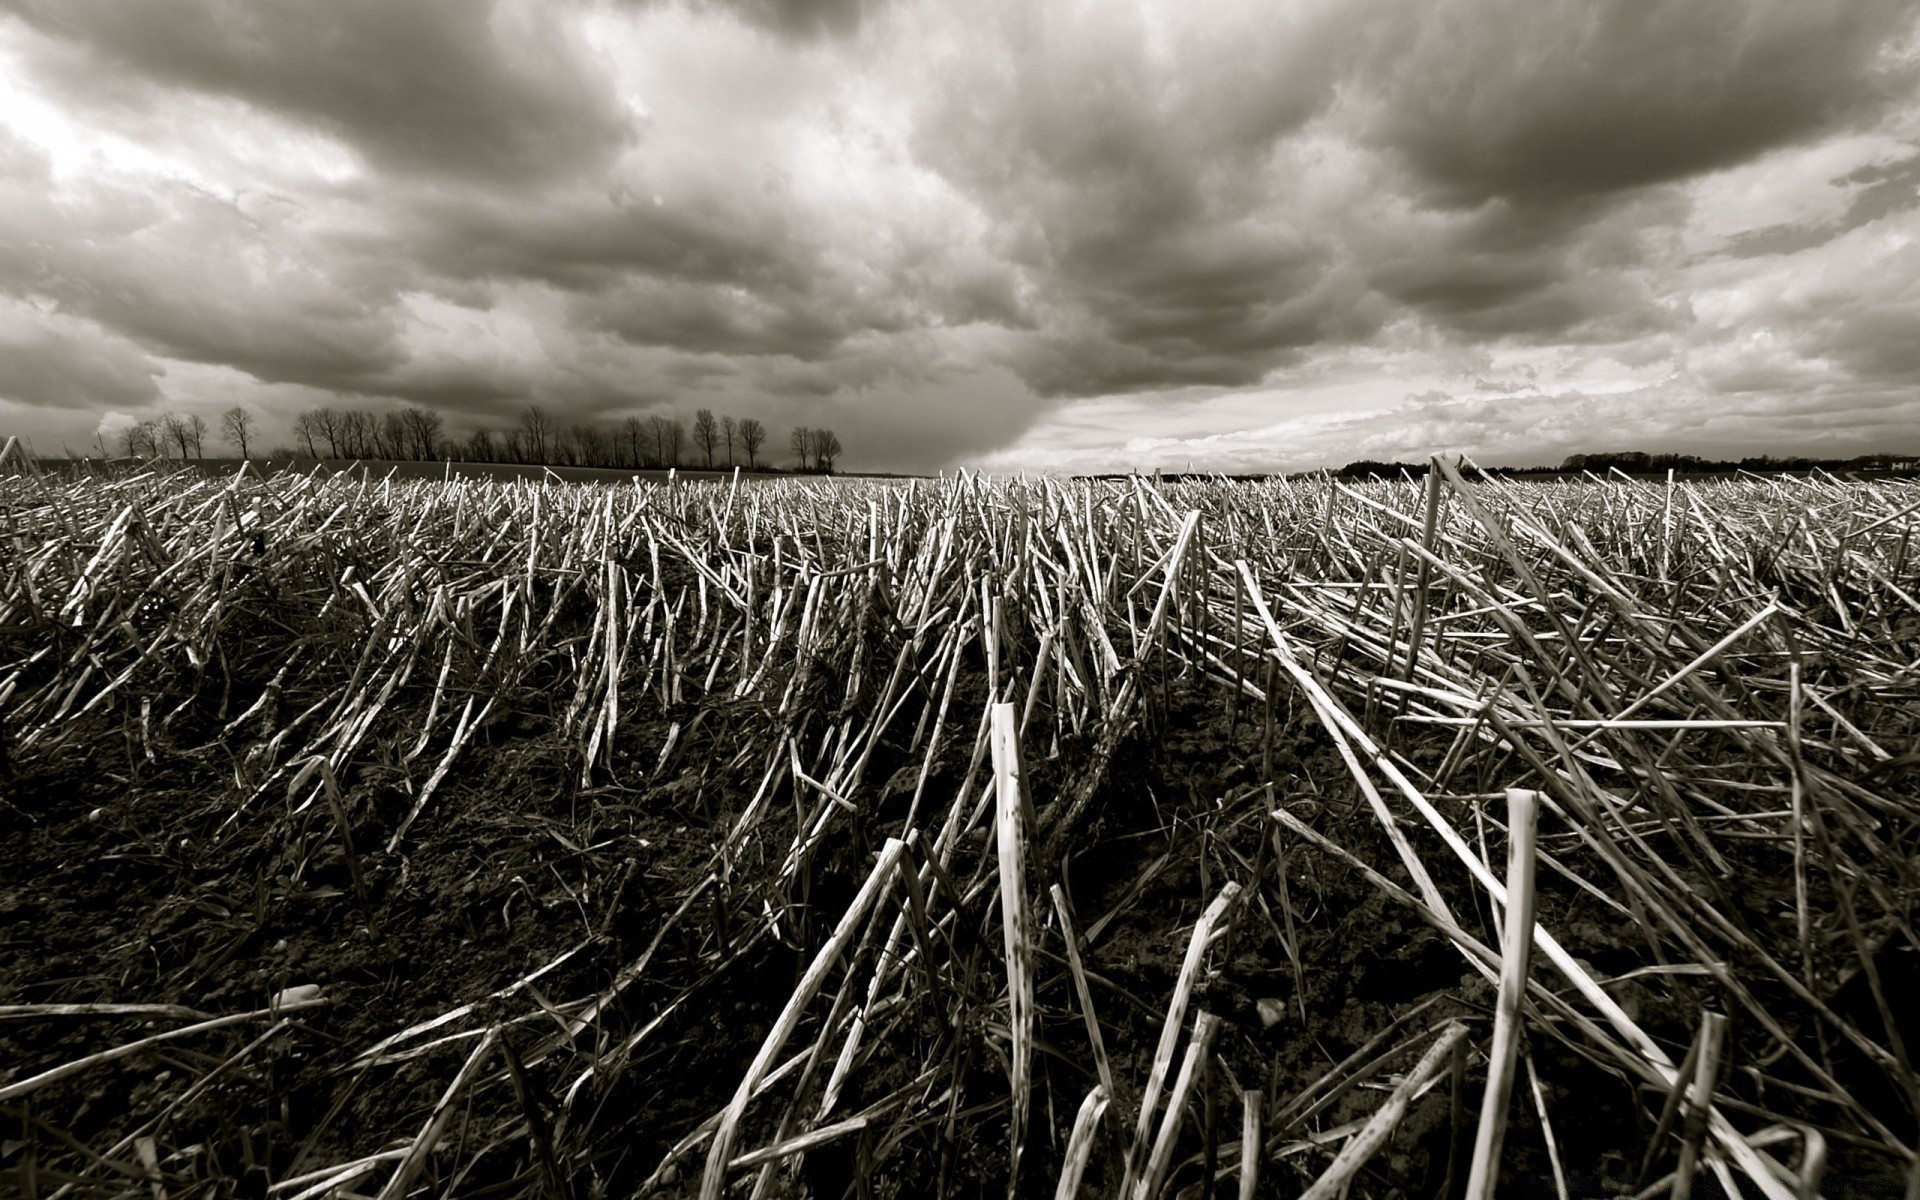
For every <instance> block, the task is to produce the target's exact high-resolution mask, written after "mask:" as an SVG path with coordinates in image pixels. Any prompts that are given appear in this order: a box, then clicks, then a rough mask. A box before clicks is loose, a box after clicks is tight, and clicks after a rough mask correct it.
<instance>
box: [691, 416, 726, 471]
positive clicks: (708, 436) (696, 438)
mask: <svg viewBox="0 0 1920 1200" xmlns="http://www.w3.org/2000/svg"><path fill="white" fill-rule="evenodd" d="M693 444H694V446H695V447H696V448H697V449H698V450H699V451H700V455H701V457H702V458H703V459H705V460H706V466H707V470H709V471H711V470H713V452H714V450H716V449H717V448H718V447H719V445H720V424H719V422H717V421H715V420H714V419H713V410H712V409H710V408H703V409H701V410H700V411H699V412H696V413H694V414H693Z"/></svg>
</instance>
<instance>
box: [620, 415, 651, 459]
mask: <svg viewBox="0 0 1920 1200" xmlns="http://www.w3.org/2000/svg"><path fill="white" fill-rule="evenodd" d="M646 440H647V426H646V423H645V422H644V421H642V420H641V419H640V418H639V417H628V418H627V419H626V420H624V421H622V422H620V449H621V454H622V461H621V465H622V466H626V467H638V466H643V465H645V463H646V460H647V452H646Z"/></svg>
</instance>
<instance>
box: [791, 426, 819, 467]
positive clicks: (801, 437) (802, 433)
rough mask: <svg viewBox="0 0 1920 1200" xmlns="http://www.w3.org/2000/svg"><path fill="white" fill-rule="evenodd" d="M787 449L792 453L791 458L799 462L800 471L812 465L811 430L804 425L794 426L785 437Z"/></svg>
mask: <svg viewBox="0 0 1920 1200" xmlns="http://www.w3.org/2000/svg"><path fill="white" fill-rule="evenodd" d="M787 449H789V450H791V451H793V457H794V458H795V459H796V460H798V461H799V463H800V469H801V470H802V471H805V470H808V469H810V468H811V467H812V465H813V430H811V429H808V428H807V427H806V426H805V425H795V426H794V427H793V432H791V433H789V434H788V435H787Z"/></svg>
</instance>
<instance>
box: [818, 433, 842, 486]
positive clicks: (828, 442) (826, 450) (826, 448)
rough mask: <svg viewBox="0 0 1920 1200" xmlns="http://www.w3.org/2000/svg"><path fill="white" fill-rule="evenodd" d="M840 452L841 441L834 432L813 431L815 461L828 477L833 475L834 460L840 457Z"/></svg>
mask: <svg viewBox="0 0 1920 1200" xmlns="http://www.w3.org/2000/svg"><path fill="white" fill-rule="evenodd" d="M840 451H841V446H840V439H839V438H838V437H837V436H835V434H834V432H833V430H831V429H816V430H814V431H813V461H814V462H815V463H818V464H819V466H820V470H821V471H823V472H825V473H826V474H828V475H831V474H833V460H834V459H836V458H839V457H840Z"/></svg>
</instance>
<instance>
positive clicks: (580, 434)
mask: <svg viewBox="0 0 1920 1200" xmlns="http://www.w3.org/2000/svg"><path fill="white" fill-rule="evenodd" d="M567 441H568V442H570V443H571V447H570V448H571V450H572V451H573V462H574V465H575V466H581V467H601V466H605V465H607V455H608V451H609V447H610V446H611V444H612V443H611V439H609V438H608V437H607V435H606V434H604V433H602V432H601V431H600V430H598V429H596V428H594V427H593V426H591V425H575V426H573V427H572V428H570V429H568V430H567Z"/></svg>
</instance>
